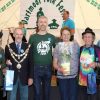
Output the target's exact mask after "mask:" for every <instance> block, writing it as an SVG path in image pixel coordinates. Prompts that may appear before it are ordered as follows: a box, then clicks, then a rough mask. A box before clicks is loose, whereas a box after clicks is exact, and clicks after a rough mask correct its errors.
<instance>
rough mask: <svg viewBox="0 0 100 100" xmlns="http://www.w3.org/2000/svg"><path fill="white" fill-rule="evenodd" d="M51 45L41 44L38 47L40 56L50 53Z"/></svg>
mask: <svg viewBox="0 0 100 100" xmlns="http://www.w3.org/2000/svg"><path fill="white" fill-rule="evenodd" d="M49 43H50V41H41V42H39V44H38V45H37V51H38V53H39V54H40V55H46V54H47V53H48V52H49V50H50V46H49Z"/></svg>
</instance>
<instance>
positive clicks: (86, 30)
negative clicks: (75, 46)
mask: <svg viewBox="0 0 100 100" xmlns="http://www.w3.org/2000/svg"><path fill="white" fill-rule="evenodd" d="M87 33H89V34H91V35H92V36H93V38H94V39H95V33H94V32H93V30H92V29H91V28H89V27H87V28H86V29H85V31H84V32H83V33H82V38H83V37H84V35H85V34H87Z"/></svg>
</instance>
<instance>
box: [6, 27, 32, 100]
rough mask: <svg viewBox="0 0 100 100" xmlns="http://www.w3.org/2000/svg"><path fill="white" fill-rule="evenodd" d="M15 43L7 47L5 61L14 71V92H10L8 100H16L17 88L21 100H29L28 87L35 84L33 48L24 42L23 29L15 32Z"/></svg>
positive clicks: (17, 29)
mask: <svg viewBox="0 0 100 100" xmlns="http://www.w3.org/2000/svg"><path fill="white" fill-rule="evenodd" d="M14 37H15V42H13V43H11V44H8V45H7V46H6V47H5V60H6V64H7V66H8V67H9V68H10V69H11V70H14V83H13V85H14V86H13V90H12V91H11V92H8V97H7V100H16V94H17V88H18V86H19V91H20V100H28V85H29V86H30V85H32V83H33V78H32V77H33V65H32V61H33V60H32V58H33V57H32V50H31V49H32V48H31V46H30V45H28V44H27V43H25V42H22V38H23V32H22V29H20V28H16V29H15V31H14Z"/></svg>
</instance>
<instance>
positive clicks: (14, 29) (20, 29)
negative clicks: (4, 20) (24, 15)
mask: <svg viewBox="0 0 100 100" xmlns="http://www.w3.org/2000/svg"><path fill="white" fill-rule="evenodd" d="M17 30H22V28H15V29H14V34H16V31H17ZM22 33H23V31H22Z"/></svg>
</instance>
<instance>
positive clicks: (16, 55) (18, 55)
mask: <svg viewBox="0 0 100 100" xmlns="http://www.w3.org/2000/svg"><path fill="white" fill-rule="evenodd" d="M8 48H9V51H10V54H11V57H12V58H13V59H14V60H15V62H17V66H16V67H17V69H20V68H21V67H22V66H21V64H20V63H22V62H23V61H24V60H25V59H26V57H27V55H28V52H29V48H30V45H29V46H28V48H27V49H26V50H25V52H24V53H22V54H16V53H15V52H14V51H13V50H12V49H11V48H10V45H9V44H8ZM22 56H23V58H22V59H21V60H20V61H18V60H17V59H16V58H15V57H18V59H20V57H22Z"/></svg>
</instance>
